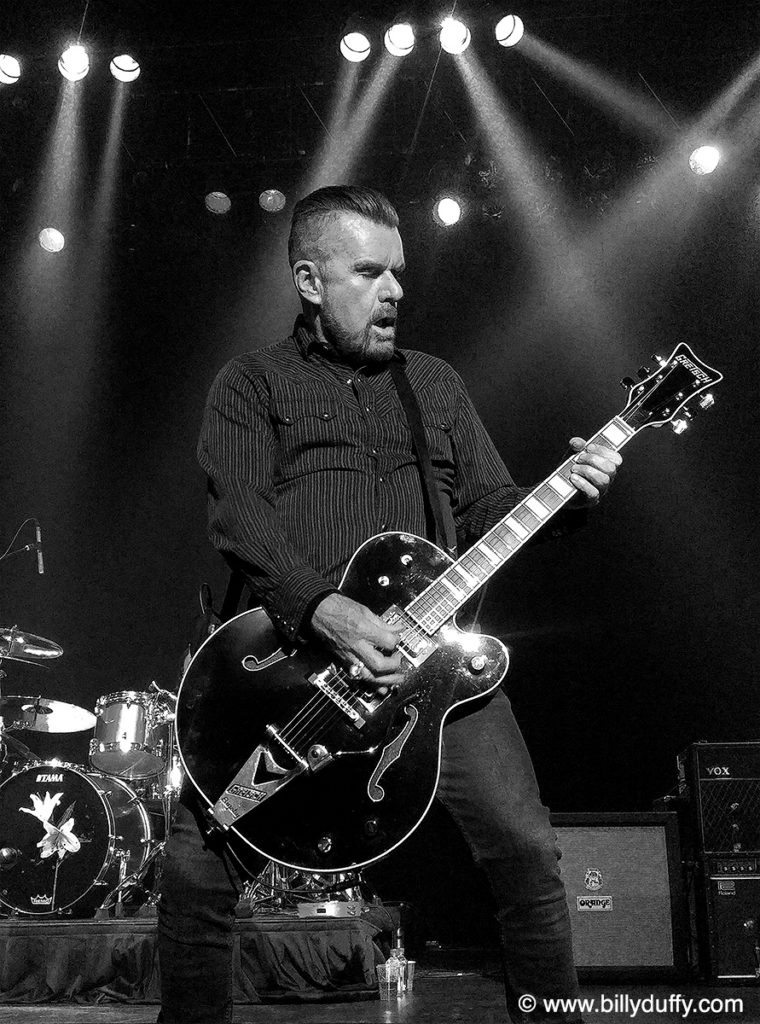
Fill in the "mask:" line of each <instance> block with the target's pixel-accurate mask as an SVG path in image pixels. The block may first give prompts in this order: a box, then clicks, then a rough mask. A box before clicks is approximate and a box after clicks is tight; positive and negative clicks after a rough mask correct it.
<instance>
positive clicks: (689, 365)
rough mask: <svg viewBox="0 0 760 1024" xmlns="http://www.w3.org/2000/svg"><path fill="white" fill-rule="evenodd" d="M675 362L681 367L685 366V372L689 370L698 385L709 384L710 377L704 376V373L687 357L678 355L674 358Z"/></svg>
mask: <svg viewBox="0 0 760 1024" xmlns="http://www.w3.org/2000/svg"><path fill="white" fill-rule="evenodd" d="M675 361H676V362H677V363H680V364H681V366H685V367H686V369H687V370H690V371H691V372H692V373H693V374H694V376H695V377H696V378H697V380H698V381H699V383H700V384H709V383H710V380H711V377H710V376H709V374H706V373H705V371H704V370H703V369H702V368H701V367H699V366H697V364H696V363H695V362H694V361H693V360H691V359H689V357H688V356H684V355H678V356H676V358H675Z"/></svg>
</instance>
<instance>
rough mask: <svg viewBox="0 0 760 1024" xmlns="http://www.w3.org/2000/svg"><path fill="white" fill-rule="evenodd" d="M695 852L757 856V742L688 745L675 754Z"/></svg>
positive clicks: (759, 761)
mask: <svg viewBox="0 0 760 1024" xmlns="http://www.w3.org/2000/svg"><path fill="white" fill-rule="evenodd" d="M678 784H679V792H680V794H681V795H682V796H686V797H688V800H689V803H690V805H691V819H692V825H693V829H694V845H695V847H696V850H697V851H698V852H700V853H704V854H723V853H730V854H741V853H760V743H758V742H748V743H704V742H700V743H692V744H691V745H690V746H689V747H687V748H686V750H684V751H683V752H682V753H681V754H679V755H678Z"/></svg>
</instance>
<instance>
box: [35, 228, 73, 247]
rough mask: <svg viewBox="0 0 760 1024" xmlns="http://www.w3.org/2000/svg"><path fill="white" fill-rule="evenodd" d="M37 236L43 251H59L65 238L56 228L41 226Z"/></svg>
mask: <svg viewBox="0 0 760 1024" xmlns="http://www.w3.org/2000/svg"><path fill="white" fill-rule="evenodd" d="M38 237H39V241H40V245H41V246H42V248H43V249H44V250H45V252H60V251H61V249H62V248H63V247H64V245H65V244H66V239H65V238H64V237H63V235H62V234H61V232H60V231H59V230H58V229H57V228H43V229H42V231H40V233H39V236H38Z"/></svg>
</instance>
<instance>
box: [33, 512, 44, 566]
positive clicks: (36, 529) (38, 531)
mask: <svg viewBox="0 0 760 1024" xmlns="http://www.w3.org/2000/svg"><path fill="white" fill-rule="evenodd" d="M34 532H35V535H36V538H37V572H38V573H39V574H40V576H44V574H45V563H44V562H43V561H42V530H41V529H40V524H39V523H38V522H37V520H35V522H34Z"/></svg>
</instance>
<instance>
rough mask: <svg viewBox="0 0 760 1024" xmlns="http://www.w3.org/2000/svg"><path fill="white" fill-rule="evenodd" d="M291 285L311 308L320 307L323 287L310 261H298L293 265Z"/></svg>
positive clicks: (314, 265) (314, 266)
mask: <svg viewBox="0 0 760 1024" xmlns="http://www.w3.org/2000/svg"><path fill="white" fill-rule="evenodd" d="M293 284H294V285H295V286H296V291H297V292H298V294H299V295H300V296H301V298H302V299H303V300H304V301H305V302H310V303H311V304H312V305H313V306H321V305H322V297H323V295H324V286H323V284H322V278H321V277H320V274H319V269H318V267H317V265H316V263H313V262H312V261H311V260H298V261H297V262H296V263H294V264H293Z"/></svg>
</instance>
